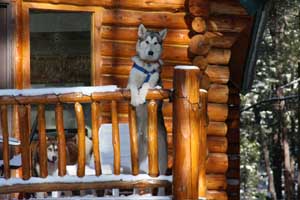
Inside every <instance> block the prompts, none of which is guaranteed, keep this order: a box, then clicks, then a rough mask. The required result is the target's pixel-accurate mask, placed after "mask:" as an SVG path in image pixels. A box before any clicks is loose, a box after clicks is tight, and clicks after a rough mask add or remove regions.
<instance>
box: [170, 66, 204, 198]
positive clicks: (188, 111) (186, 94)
mask: <svg viewBox="0 0 300 200" xmlns="http://www.w3.org/2000/svg"><path fill="white" fill-rule="evenodd" d="M199 75H200V70H199V69H197V68H195V69H188V70H187V69H175V74H174V90H175V91H174V92H175V93H174V103H173V104H174V106H173V110H174V112H173V126H174V128H173V134H174V135H173V137H174V166H173V195H174V197H175V199H198V185H199V167H200V165H199V164H200V161H202V162H203V159H199V158H200V156H204V157H205V158H206V154H203V152H201V153H200V134H199V133H200V126H199V125H200V124H199V122H200V115H199V93H198V92H195V91H199V78H198V77H199ZM203 108H204V106H203ZM204 109H205V108H204ZM204 131H205V130H204ZM202 134H203V135H202V136H205V135H206V132H204V133H203V132H202ZM204 134H205V135H204ZM201 142H205V144H204V145H205V146H206V141H205V140H201ZM205 152H206V150H205ZM205 158H204V160H205ZM201 166H204V167H205V164H204V163H201ZM201 172H203V169H202V170H201ZM201 175H202V174H201ZM201 183H202V182H201ZM205 187H206V185H205Z"/></svg>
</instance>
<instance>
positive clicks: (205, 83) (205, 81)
mask: <svg viewBox="0 0 300 200" xmlns="http://www.w3.org/2000/svg"><path fill="white" fill-rule="evenodd" d="M210 85H211V81H210V78H209V76H208V74H207V73H206V72H204V73H203V75H202V77H201V81H200V88H201V89H204V90H206V91H208V89H209V88H210Z"/></svg>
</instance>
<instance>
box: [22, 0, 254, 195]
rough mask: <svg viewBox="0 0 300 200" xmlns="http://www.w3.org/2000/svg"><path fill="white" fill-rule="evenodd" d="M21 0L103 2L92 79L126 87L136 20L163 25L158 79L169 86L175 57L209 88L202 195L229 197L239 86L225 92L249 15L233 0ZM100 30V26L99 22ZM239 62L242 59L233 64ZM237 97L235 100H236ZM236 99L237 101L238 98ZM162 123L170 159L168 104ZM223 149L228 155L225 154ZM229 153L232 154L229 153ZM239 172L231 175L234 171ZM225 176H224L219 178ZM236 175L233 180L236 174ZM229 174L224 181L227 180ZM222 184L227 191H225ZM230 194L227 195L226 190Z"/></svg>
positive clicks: (121, 116) (104, 112) (107, 107)
mask: <svg viewBox="0 0 300 200" xmlns="http://www.w3.org/2000/svg"><path fill="white" fill-rule="evenodd" d="M23 1H24V2H35V3H47V4H50V5H59V4H62V5H67V4H71V5H73V6H94V7H102V8H103V13H102V21H101V22H98V23H101V28H100V35H101V41H94V42H101V48H97V49H96V50H97V52H94V53H93V54H95V55H97V54H98V55H101V59H102V61H101V63H102V65H101V66H100V67H99V71H97V72H96V74H95V76H96V79H97V80H99V81H98V82H97V83H100V84H101V85H108V84H115V85H118V86H119V87H126V85H127V80H128V74H129V71H130V69H131V66H132V61H131V59H130V58H131V57H132V56H134V55H135V43H136V40H137V27H138V25H139V24H140V23H143V24H144V25H145V26H146V28H150V29H156V30H158V29H162V28H168V34H167V37H166V39H165V42H164V52H163V55H162V59H163V60H164V62H165V65H164V66H163V69H162V74H161V76H162V80H163V85H164V87H165V88H168V89H169V88H172V85H173V69H174V66H175V65H179V64H194V65H197V66H199V67H200V69H201V73H202V75H203V78H202V80H201V86H202V87H203V88H204V89H207V90H208V118H209V123H208V138H207V144H208V152H209V155H208V160H207V169H208V170H207V177H208V179H207V180H208V183H207V187H208V192H207V197H208V198H209V199H231V198H232V199H235V198H236V197H237V195H238V191H239V187H238V186H236V185H231V184H230V183H233V182H234V183H236V181H232V180H234V179H237V180H238V179H239V176H238V175H239V173H237V172H238V171H239V170H238V166H237V164H236V163H238V162H239V160H238V159H237V158H238V153H239V149H238V148H237V147H238V146H239V141H238V136H237V135H238V128H239V123H238V116H236V117H233V115H234V114H235V113H236V109H237V107H234V109H233V107H230V106H229V105H231V101H234V102H237V99H238V93H237V94H232V90H231V88H230V87H231V85H230V79H231V77H230V76H231V74H232V72H231V71H230V66H229V65H230V60H231V58H232V53H233V52H232V51H231V49H232V47H233V45H234V44H235V43H236V41H237V40H239V36H240V34H241V32H242V31H243V30H244V29H245V28H246V27H247V26H249V24H250V23H251V20H250V18H249V16H248V15H247V13H246V11H245V10H244V9H243V8H242V7H241V5H240V4H239V1H237V0H210V1H208V0H189V1H186V0H165V1H161V0H153V1H150V2H149V1H146V0H141V1H130V0H122V1H113V0H104V1H100V0H73V1H70V0H23ZM98 31H99V30H98ZM240 67H242V66H240ZM238 104H239V101H238ZM238 104H237V105H238ZM116 109H117V111H118V116H117V117H118V120H119V122H124V121H128V117H127V116H128V115H127V114H126V113H128V104H126V103H123V104H122V103H118V105H117V107H116ZM100 113H101V123H105V122H111V120H110V119H111V104H110V103H101V105H100ZM163 113H164V116H165V124H166V128H167V131H168V145H169V153H170V156H169V157H170V159H169V166H170V167H171V166H172V156H171V155H172V104H171V103H169V102H165V104H164V107H163ZM228 155H230V156H228ZM231 155H234V156H231ZM236 173H237V174H238V175H237V174H236ZM226 176H227V178H228V179H229V180H230V181H229V182H228V181H227V180H226ZM238 181H239V180H238ZM227 182H228V184H227ZM227 191H228V195H227ZM232 194H233V195H232Z"/></svg>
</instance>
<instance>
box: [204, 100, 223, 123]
mask: <svg viewBox="0 0 300 200" xmlns="http://www.w3.org/2000/svg"><path fill="white" fill-rule="evenodd" d="M207 110H208V118H209V120H210V121H217V122H224V121H226V119H227V117H228V105H227V104H217V103H209V104H208V106H207Z"/></svg>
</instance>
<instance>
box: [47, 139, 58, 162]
mask: <svg viewBox="0 0 300 200" xmlns="http://www.w3.org/2000/svg"><path fill="white" fill-rule="evenodd" d="M47 159H48V162H51V163H55V162H56V161H57V159H58V145H57V142H54V141H48V142H47Z"/></svg>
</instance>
